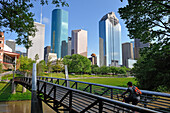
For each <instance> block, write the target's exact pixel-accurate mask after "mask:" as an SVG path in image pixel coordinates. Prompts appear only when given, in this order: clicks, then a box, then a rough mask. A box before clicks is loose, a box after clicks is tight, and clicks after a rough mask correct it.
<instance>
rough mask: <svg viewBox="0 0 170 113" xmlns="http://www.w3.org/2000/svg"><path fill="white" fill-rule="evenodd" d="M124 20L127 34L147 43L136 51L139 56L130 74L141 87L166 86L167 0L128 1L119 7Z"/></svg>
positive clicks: (168, 45) (169, 27) (168, 53)
mask: <svg viewBox="0 0 170 113" xmlns="http://www.w3.org/2000/svg"><path fill="white" fill-rule="evenodd" d="M119 13H120V16H121V18H122V19H124V20H125V24H126V27H127V28H128V31H129V37H130V38H132V39H134V38H138V39H140V40H141V41H142V42H144V43H145V42H151V44H150V47H148V48H144V49H142V50H140V56H141V58H140V59H139V60H138V61H137V63H136V64H135V66H134V68H133V69H132V73H133V74H134V76H135V77H136V79H137V81H138V85H139V86H141V88H143V89H147V90H157V89H159V88H160V87H165V88H167V89H170V87H169V86H170V84H169V82H168V81H170V71H169V67H170V60H169V59H170V38H169V37H170V16H169V15H170V3H169V0H145V1H143V0H128V5H126V6H125V7H123V8H119Z"/></svg>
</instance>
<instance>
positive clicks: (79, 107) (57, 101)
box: [14, 77, 158, 113]
mask: <svg viewBox="0 0 170 113" xmlns="http://www.w3.org/2000/svg"><path fill="white" fill-rule="evenodd" d="M14 81H15V82H16V83H19V84H21V85H23V86H25V87H26V88H27V89H29V90H31V84H32V80H31V78H28V77H16V78H15V79H14ZM37 94H38V97H39V98H40V99H41V100H42V101H44V102H45V103H46V104H47V105H48V106H50V107H51V108H52V109H53V110H55V111H56V112H59V111H60V110H64V111H69V112H71V113H84V112H86V113H112V112H118V113H133V112H134V111H135V112H136V111H137V112H141V113H158V112H157V111H154V110H151V109H147V108H143V107H139V106H134V105H130V104H126V103H123V102H119V101H116V100H112V99H109V98H105V97H102V96H98V95H94V94H92V93H88V92H85V91H80V90H76V89H73V88H68V87H65V86H61V85H58V84H55V83H51V82H47V81H44V80H37Z"/></svg>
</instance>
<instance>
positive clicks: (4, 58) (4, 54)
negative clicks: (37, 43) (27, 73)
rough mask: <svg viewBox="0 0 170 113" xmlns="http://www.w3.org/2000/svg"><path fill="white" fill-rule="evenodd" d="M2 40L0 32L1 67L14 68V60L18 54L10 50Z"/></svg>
mask: <svg viewBox="0 0 170 113" xmlns="http://www.w3.org/2000/svg"><path fill="white" fill-rule="evenodd" d="M4 40H5V36H4V33H3V32H0V63H2V64H3V69H5V70H8V69H14V70H16V60H17V59H18V58H19V56H20V55H19V54H17V53H14V52H12V49H11V48H10V47H8V46H7V45H6V44H4ZM9 50H10V51H9Z"/></svg>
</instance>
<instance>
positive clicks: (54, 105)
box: [53, 85, 56, 108]
mask: <svg viewBox="0 0 170 113" xmlns="http://www.w3.org/2000/svg"><path fill="white" fill-rule="evenodd" d="M53 87H54V103H53V107H54V108H55V107H56V102H55V101H56V86H55V85H54V86H53Z"/></svg>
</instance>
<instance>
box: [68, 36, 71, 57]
mask: <svg viewBox="0 0 170 113" xmlns="http://www.w3.org/2000/svg"><path fill="white" fill-rule="evenodd" d="M68 55H70V56H71V37H68Z"/></svg>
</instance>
